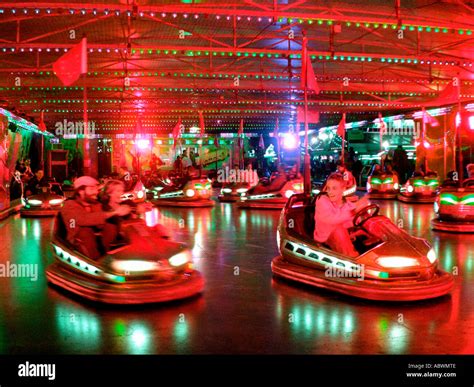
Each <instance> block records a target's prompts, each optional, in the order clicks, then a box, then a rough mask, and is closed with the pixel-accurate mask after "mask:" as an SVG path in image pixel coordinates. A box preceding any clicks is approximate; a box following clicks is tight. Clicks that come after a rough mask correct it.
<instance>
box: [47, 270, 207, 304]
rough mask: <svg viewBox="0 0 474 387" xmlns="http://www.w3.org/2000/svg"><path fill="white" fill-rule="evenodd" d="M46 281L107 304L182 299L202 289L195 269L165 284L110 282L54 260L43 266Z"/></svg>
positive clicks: (199, 277)
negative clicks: (79, 271) (97, 278)
mask: <svg viewBox="0 0 474 387" xmlns="http://www.w3.org/2000/svg"><path fill="white" fill-rule="evenodd" d="M46 277H47V279H48V282H50V283H51V284H53V285H56V286H58V287H60V288H62V289H65V290H67V291H69V292H72V293H75V294H77V295H79V296H81V297H84V298H86V299H89V300H92V301H96V302H100V303H106V304H122V305H126V304H128V305H132V304H147V303H158V302H167V301H173V300H178V299H184V298H188V297H191V296H194V295H196V294H199V293H201V292H202V291H203V289H204V279H203V277H202V275H201V274H200V273H199V272H198V271H194V272H192V273H191V274H189V275H184V274H183V275H182V276H181V277H180V278H179V279H178V280H176V281H173V282H165V283H155V282H146V283H135V284H132V283H130V284H112V283H105V282H102V281H99V280H94V279H92V278H90V277H86V276H83V275H81V274H80V273H76V272H73V271H71V270H68V269H66V268H63V267H62V266H61V265H60V264H59V263H57V262H55V263H53V264H52V265H50V266H49V267H48V268H47V269H46Z"/></svg>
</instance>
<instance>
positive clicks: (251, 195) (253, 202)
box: [237, 178, 303, 210]
mask: <svg viewBox="0 0 474 387" xmlns="http://www.w3.org/2000/svg"><path fill="white" fill-rule="evenodd" d="M261 186H262V184H261V183H259V184H258V185H257V186H255V187H254V188H251V189H249V190H248V191H247V192H242V193H241V196H240V201H239V202H238V203H237V206H238V208H261V209H275V210H281V209H282V208H283V207H284V206H285V203H286V202H287V200H288V198H289V197H290V196H291V195H293V194H295V193H302V192H303V180H302V179H300V178H295V179H290V180H286V181H285V182H283V183H282V184H279V185H271V186H270V187H269V188H268V189H264V190H261V189H260V188H261Z"/></svg>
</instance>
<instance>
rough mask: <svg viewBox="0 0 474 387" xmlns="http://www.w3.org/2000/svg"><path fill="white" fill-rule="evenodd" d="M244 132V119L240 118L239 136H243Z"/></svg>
mask: <svg viewBox="0 0 474 387" xmlns="http://www.w3.org/2000/svg"><path fill="white" fill-rule="evenodd" d="M242 134H244V120H243V119H241V120H240V126H239V130H238V132H237V135H238V136H241V135H242Z"/></svg>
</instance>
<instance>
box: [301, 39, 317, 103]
mask: <svg viewBox="0 0 474 387" xmlns="http://www.w3.org/2000/svg"><path fill="white" fill-rule="evenodd" d="M307 43H308V38H306V36H305V37H303V52H302V54H301V88H302V89H305V88H306V89H307V90H312V91H314V92H315V93H317V94H319V92H320V89H319V85H318V81H317V80H316V76H315V75H314V70H313V65H312V63H311V58H310V56H309V54H308V49H307V47H306V46H307Z"/></svg>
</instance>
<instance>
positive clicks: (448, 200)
mask: <svg viewBox="0 0 474 387" xmlns="http://www.w3.org/2000/svg"><path fill="white" fill-rule="evenodd" d="M439 200H440V203H441V204H445V205H454V204H458V198H457V197H456V195H453V194H441V195H440V197H439Z"/></svg>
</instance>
